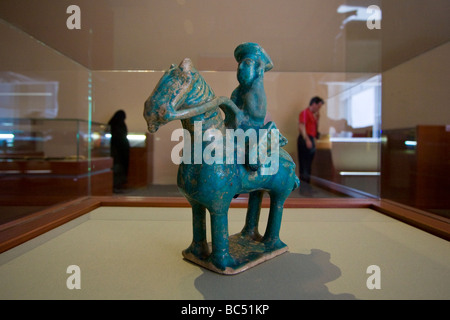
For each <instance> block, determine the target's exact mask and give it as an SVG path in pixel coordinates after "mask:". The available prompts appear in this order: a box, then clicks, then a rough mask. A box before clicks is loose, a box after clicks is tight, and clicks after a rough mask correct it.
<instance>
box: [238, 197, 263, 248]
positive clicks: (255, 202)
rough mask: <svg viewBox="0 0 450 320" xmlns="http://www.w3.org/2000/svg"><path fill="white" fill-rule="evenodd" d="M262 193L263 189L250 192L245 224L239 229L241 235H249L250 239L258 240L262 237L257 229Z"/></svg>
mask: <svg viewBox="0 0 450 320" xmlns="http://www.w3.org/2000/svg"><path fill="white" fill-rule="evenodd" d="M263 195H264V191H254V192H250V195H249V199H248V209H247V216H246V218H245V225H244V228H243V229H242V231H241V234H242V235H243V236H246V237H250V238H251V239H253V240H257V241H260V240H261V239H262V236H261V235H260V234H259V231H258V224H259V215H260V213H261V203H262V199H263Z"/></svg>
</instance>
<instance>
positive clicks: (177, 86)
mask: <svg viewBox="0 0 450 320" xmlns="http://www.w3.org/2000/svg"><path fill="white" fill-rule="evenodd" d="M235 57H236V60H237V61H238V64H239V66H238V80H239V86H238V87H237V88H236V90H235V91H234V92H233V94H232V98H231V99H229V98H226V97H216V96H215V94H214V92H213V90H212V89H211V88H210V86H209V85H208V84H207V83H206V82H205V80H204V79H203V77H202V76H201V75H200V74H199V72H198V71H197V70H196V69H195V68H194V66H193V65H192V62H191V61H190V59H188V58H186V59H184V60H183V61H182V62H181V63H180V65H179V66H176V65H172V66H171V67H170V68H169V70H167V71H166V72H165V73H164V75H163V76H162V78H161V79H160V81H159V83H158V84H157V86H156V88H155V89H154V91H153V93H152V94H151V95H150V97H149V98H148V99H147V101H146V102H145V108H144V118H145V120H146V121H147V124H148V130H149V131H150V132H152V133H153V132H156V130H158V128H159V127H160V126H161V125H164V124H166V123H168V122H170V121H173V120H180V121H181V123H182V126H183V130H184V147H183V157H182V159H183V160H182V161H181V163H180V164H179V169H178V178H177V180H178V181H177V184H178V187H179V190H180V191H181V193H182V194H183V195H184V196H185V197H186V199H187V200H188V201H189V203H190V204H191V206H192V219H193V240H192V243H191V245H190V246H189V247H188V248H187V249H185V250H184V251H183V256H184V257H185V258H186V259H187V260H189V261H192V262H194V263H196V264H198V265H201V266H203V267H205V268H207V269H209V270H212V271H215V272H218V273H221V274H236V273H239V272H242V271H244V270H247V269H248V268H250V267H253V266H255V265H257V264H259V263H261V262H264V261H266V260H268V259H271V258H273V257H275V256H277V255H279V254H281V253H283V252H285V251H287V250H288V248H287V246H286V244H284V243H283V242H282V241H281V240H280V237H279V232H280V227H281V218H282V213H283V205H284V202H285V200H286V198H287V197H288V196H289V194H290V193H291V191H292V190H293V189H295V188H297V187H298V186H299V183H300V182H299V179H298V178H297V176H296V175H295V164H294V161H293V160H292V158H291V157H290V156H289V154H288V153H287V152H286V151H285V150H284V149H282V148H281V147H280V146H282V145H284V144H285V143H286V142H287V141H286V140H285V138H284V137H282V136H281V135H280V134H279V132H278V130H277V129H276V127H275V124H274V123H273V122H269V123H268V124H264V117H265V113H266V108H267V102H266V95H265V92H264V86H263V75H264V72H266V71H268V70H270V69H271V68H272V61H271V60H270V57H269V56H268V55H267V53H266V52H265V51H264V50H263V49H262V48H261V47H260V46H259V45H257V44H254V43H244V44H242V45H240V46H238V47H237V48H236V50H235ZM220 110H222V111H223V114H224V115H225V118H224V117H223V116H222V113H221V112H220ZM269 140H270V142H269ZM249 141H250V142H249ZM256 141H257V142H256ZM247 152H248V153H249V154H247ZM255 156H256V157H255ZM255 158H256V159H255ZM264 192H268V193H269V196H270V211H269V219H268V223H267V227H266V230H265V233H264V235H260V233H259V231H258V224H259V215H260V210H261V202H262V198H263V193H264ZM242 193H249V201H248V209H247V216H246V222H245V225H244V227H243V229H242V231H241V232H239V233H238V234H235V235H232V236H229V234H228V210H229V207H230V204H231V201H232V200H233V198H234V197H235V196H236V195H238V194H242ZM206 210H208V212H209V213H210V216H211V237H212V241H211V243H209V244H208V243H207V240H206Z"/></svg>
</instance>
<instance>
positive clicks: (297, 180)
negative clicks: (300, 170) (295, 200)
mask: <svg viewBox="0 0 450 320" xmlns="http://www.w3.org/2000/svg"><path fill="white" fill-rule="evenodd" d="M294 177H295V182H294V187H293V188H292V191H294V190H295V189H297V188H298V187H300V179H299V178H298V177H297V175H296V174H294Z"/></svg>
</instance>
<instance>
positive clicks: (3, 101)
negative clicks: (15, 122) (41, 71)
mask: <svg viewBox="0 0 450 320" xmlns="http://www.w3.org/2000/svg"><path fill="white" fill-rule="evenodd" d="M58 87H59V82H58V81H46V80H41V79H34V78H31V77H28V76H25V75H22V74H20V73H16V72H0V115H1V117H11V118H13V117H14V118H19V117H36V118H56V116H57V115H58Z"/></svg>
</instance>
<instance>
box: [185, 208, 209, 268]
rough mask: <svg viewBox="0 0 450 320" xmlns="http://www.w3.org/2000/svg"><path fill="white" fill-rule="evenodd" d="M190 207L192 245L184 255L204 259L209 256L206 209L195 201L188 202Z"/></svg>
mask: <svg viewBox="0 0 450 320" xmlns="http://www.w3.org/2000/svg"><path fill="white" fill-rule="evenodd" d="M189 202H190V204H191V206H192V227H193V239H192V243H191V245H190V246H189V248H187V249H186V250H184V251H183V253H184V254H189V253H190V254H193V255H194V256H196V257H198V258H199V259H202V260H204V259H206V258H207V257H208V255H209V249H208V243H207V240H206V209H205V207H204V206H202V205H201V204H199V203H198V202H196V201H192V200H190V201H189Z"/></svg>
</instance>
